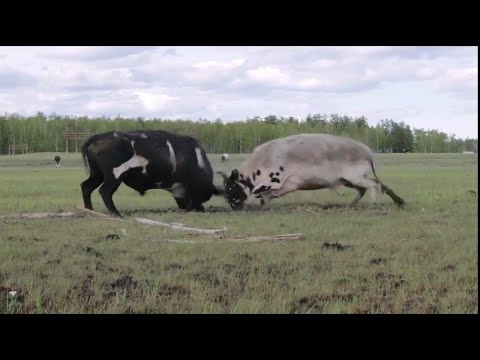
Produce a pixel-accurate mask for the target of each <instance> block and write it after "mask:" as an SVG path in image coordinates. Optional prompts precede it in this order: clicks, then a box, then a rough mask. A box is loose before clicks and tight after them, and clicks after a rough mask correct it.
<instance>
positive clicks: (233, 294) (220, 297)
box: [212, 281, 245, 312]
mask: <svg viewBox="0 0 480 360" xmlns="http://www.w3.org/2000/svg"><path fill="white" fill-rule="evenodd" d="M244 291H245V285H244V282H243V281H240V282H238V283H237V282H236V283H232V282H227V281H222V282H221V285H220V286H219V287H218V288H217V291H216V292H215V293H214V294H212V295H213V301H214V302H215V303H217V304H220V305H222V306H223V308H224V310H225V311H226V312H228V311H229V307H230V306H231V305H232V304H234V303H235V302H237V301H238V299H239V297H240V296H241V295H242V294H243V292H244Z"/></svg>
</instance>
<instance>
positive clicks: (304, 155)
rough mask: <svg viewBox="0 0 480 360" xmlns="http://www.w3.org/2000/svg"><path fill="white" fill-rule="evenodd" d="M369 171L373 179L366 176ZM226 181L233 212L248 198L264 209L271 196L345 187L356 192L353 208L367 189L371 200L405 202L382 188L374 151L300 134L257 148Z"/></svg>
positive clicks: (343, 139) (323, 136)
mask: <svg viewBox="0 0 480 360" xmlns="http://www.w3.org/2000/svg"><path fill="white" fill-rule="evenodd" d="M370 170H372V172H373V175H374V177H375V178H374V179H371V178H369V177H367V173H368V172H369V171H370ZM219 173H220V174H221V175H222V176H223V178H224V189H225V198H226V200H227V202H228V203H229V204H230V206H231V207H232V209H234V210H241V209H243V208H244V207H245V205H246V204H248V203H249V202H250V201H251V199H254V198H260V199H261V204H262V205H263V206H266V205H268V204H269V203H270V201H271V200H272V199H273V198H279V197H282V196H284V195H286V194H288V193H291V192H293V191H297V190H317V189H324V188H329V189H333V190H335V188H336V187H338V186H340V185H344V186H346V187H349V188H353V189H356V190H357V191H358V194H357V196H356V197H355V199H354V200H353V201H352V202H351V205H354V204H356V203H357V202H358V201H359V200H360V199H361V198H362V197H363V195H365V193H366V191H367V190H370V196H371V202H372V204H375V203H376V197H377V192H378V191H379V190H381V191H382V192H385V193H387V195H389V196H390V197H391V198H392V199H393V201H394V202H395V203H396V204H397V205H399V206H403V205H404V204H405V202H404V200H403V199H401V198H400V197H399V196H397V195H396V194H395V193H394V192H393V191H392V190H391V189H389V188H388V187H387V186H386V185H385V184H383V183H382V182H381V181H380V180H379V179H378V177H377V175H376V174H375V169H374V166H373V153H372V151H371V150H370V149H369V148H368V147H367V146H366V145H364V144H361V143H359V142H357V141H354V140H352V139H349V138H346V137H340V136H333V135H327V134H299V135H291V136H287V137H283V138H279V139H275V140H272V141H269V142H267V143H264V144H262V145H259V146H257V147H256V148H255V149H254V151H253V153H252V154H251V155H250V157H249V158H248V159H247V160H246V161H245V162H244V163H243V164H242V165H241V167H240V170H238V169H234V170H233V171H232V173H231V175H230V177H227V176H226V175H225V174H223V173H221V172H219Z"/></svg>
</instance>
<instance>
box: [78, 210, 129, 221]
mask: <svg viewBox="0 0 480 360" xmlns="http://www.w3.org/2000/svg"><path fill="white" fill-rule="evenodd" d="M75 211H77V212H80V213H83V215H85V214H87V215H91V216H93V217H95V218H98V219H103V220H115V221H123V219H120V218H114V217H112V216H110V215H107V214H103V213H100V212H97V211H93V210H90V209H85V208H80V207H77V208H75Z"/></svg>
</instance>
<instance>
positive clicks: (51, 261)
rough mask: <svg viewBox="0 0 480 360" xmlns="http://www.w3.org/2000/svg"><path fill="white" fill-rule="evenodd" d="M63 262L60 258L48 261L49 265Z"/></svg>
mask: <svg viewBox="0 0 480 360" xmlns="http://www.w3.org/2000/svg"><path fill="white" fill-rule="evenodd" d="M61 261H62V259H60V258H55V259H51V260H48V261H47V264H49V265H50V264H60V262H61Z"/></svg>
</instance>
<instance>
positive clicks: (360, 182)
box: [341, 176, 378, 207]
mask: <svg viewBox="0 0 480 360" xmlns="http://www.w3.org/2000/svg"><path fill="white" fill-rule="evenodd" d="M341 181H342V183H343V184H344V185H345V186H347V187H353V188H354V189H357V190H358V194H357V196H356V197H355V199H354V200H353V201H352V203H351V204H350V205H355V204H356V203H357V202H358V201H359V200H360V199H361V198H362V197H363V195H365V192H366V191H367V190H370V207H376V206H377V192H378V184H377V182H376V181H374V180H372V179H369V178H367V177H366V176H358V177H355V176H352V177H349V178H348V179H346V178H343V179H342V180H341ZM347 184H348V185H347ZM362 188H363V190H361V189H362Z"/></svg>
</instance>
